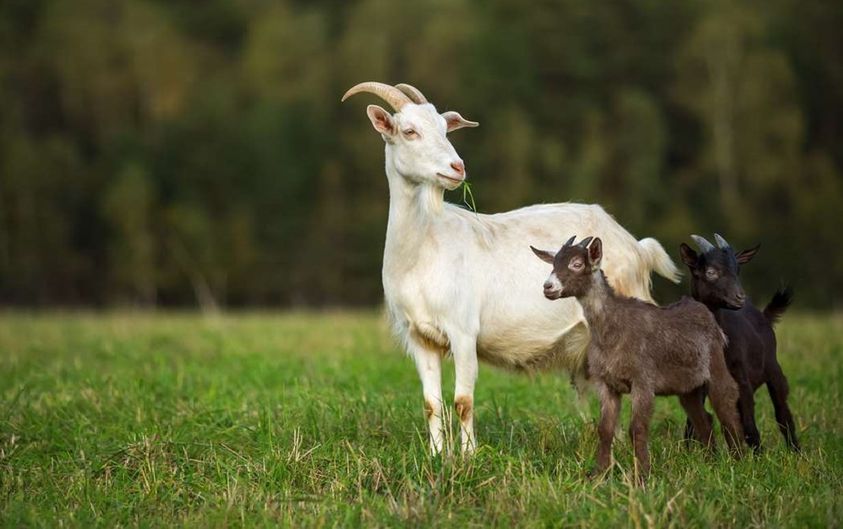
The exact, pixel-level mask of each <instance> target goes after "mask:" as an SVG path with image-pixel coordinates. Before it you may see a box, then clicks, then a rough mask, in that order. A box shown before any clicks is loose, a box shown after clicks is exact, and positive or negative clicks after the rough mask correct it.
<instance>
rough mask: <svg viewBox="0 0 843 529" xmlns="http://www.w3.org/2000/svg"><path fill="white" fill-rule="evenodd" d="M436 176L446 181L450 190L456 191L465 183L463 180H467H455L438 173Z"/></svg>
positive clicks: (459, 178)
mask: <svg viewBox="0 0 843 529" xmlns="http://www.w3.org/2000/svg"><path fill="white" fill-rule="evenodd" d="M436 176H438V177H439V178H443V179H445V180H446V186H447V187H448V188H449V189H456V188H457V187H459V185H460V184H462V183H463V180H465V178H461V177H458V178H454V177H453V176H448V175H444V174H442V173H436Z"/></svg>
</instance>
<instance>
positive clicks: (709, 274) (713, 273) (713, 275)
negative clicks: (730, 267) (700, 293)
mask: <svg viewBox="0 0 843 529" xmlns="http://www.w3.org/2000/svg"><path fill="white" fill-rule="evenodd" d="M717 275H718V274H717V270H715V269H714V268H709V269H708V270H706V271H705V277H706V279H708V280H709V281H714V280H715V279H717Z"/></svg>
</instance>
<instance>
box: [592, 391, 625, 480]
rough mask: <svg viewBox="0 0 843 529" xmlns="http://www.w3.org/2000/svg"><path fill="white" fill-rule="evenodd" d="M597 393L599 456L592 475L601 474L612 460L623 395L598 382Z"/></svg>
mask: <svg viewBox="0 0 843 529" xmlns="http://www.w3.org/2000/svg"><path fill="white" fill-rule="evenodd" d="M596 386H597V394H598V395H599V396H600V423H599V424H598V426H597V436H598V437H599V442H598V445H597V458H596V462H595V466H594V469H593V470H592V471H591V476H592V477H594V476H599V475H600V474H602V473H603V472H605V471H606V469H608V468H609V465H610V464H611V462H612V441H613V440H614V438H615V429H616V428H617V426H618V415H619V414H620V410H621V396H620V395H619V394H618V393H616V392H615V391H612V390H611V389H609V387H608V386H606V384H604V383H602V382H598V383H597V384H596Z"/></svg>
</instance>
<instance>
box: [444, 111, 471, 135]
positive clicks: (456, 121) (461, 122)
mask: <svg viewBox="0 0 843 529" xmlns="http://www.w3.org/2000/svg"><path fill="white" fill-rule="evenodd" d="M442 117H443V118H445V123H446V124H447V125H448V132H451V131H452V130H457V129H461V128H463V127H479V126H480V123H477V122H476V121H469V120H467V119H465V118H464V117H462V116H460V113H459V112H454V111H453V110H449V111H448V112H443V113H442Z"/></svg>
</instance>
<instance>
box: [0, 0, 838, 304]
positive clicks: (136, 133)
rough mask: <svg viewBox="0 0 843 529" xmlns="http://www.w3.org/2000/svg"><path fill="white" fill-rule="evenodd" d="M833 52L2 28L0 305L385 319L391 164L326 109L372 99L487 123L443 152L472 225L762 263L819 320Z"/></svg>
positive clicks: (833, 144) (115, 6)
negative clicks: (273, 308) (609, 229)
mask: <svg viewBox="0 0 843 529" xmlns="http://www.w3.org/2000/svg"><path fill="white" fill-rule="evenodd" d="M842 26H843V6H841V4H839V3H835V2H831V1H827V0H811V1H809V2H808V3H804V2H796V1H795V0H774V1H773V2H771V3H766V4H758V3H756V2H728V1H725V0H724V1H714V2H703V3H700V2H695V1H692V0H681V1H676V2H658V1H655V0H625V1H623V2H619V3H611V4H606V3H600V2H597V3H594V2H592V3H588V2H585V3H584V2H577V1H572V0H556V1H546V2H539V3H536V4H535V5H531V7H530V8H529V9H525V7H524V4H523V3H521V2H515V1H512V0H495V1H492V2H479V1H476V0H458V1H448V2H445V1H438V0H431V1H429V2H413V3H404V2H388V1H385V0H361V1H358V2H340V1H337V0H322V1H317V2H300V1H299V2H296V1H289V0H287V1H275V2H256V1H245V2H234V1H232V0H213V1H210V2H202V3H198V4H197V3H195V2H187V1H185V0H175V1H168V2H163V1H160V0H79V1H76V2H62V1H59V0H8V1H5V2H3V3H2V4H0V302H2V303H5V304H23V305H45V304H62V305H77V304H82V305H106V304H115V303H117V304H123V303H129V304H138V305H144V306H149V305H155V304H161V305H193V304H200V305H202V306H204V307H207V308H211V309H213V308H215V307H217V306H220V305H224V306H243V305H282V306H289V305H303V304H304V305H331V304H370V303H377V302H378V301H379V300H380V296H381V287H380V274H379V269H380V258H381V251H382V245H383V236H384V224H385V221H386V208H387V200H388V197H387V190H386V182H385V177H384V175H383V171H382V166H383V152H382V148H381V143H380V140H379V138H378V137H377V135H376V134H374V133H373V132H372V131H371V129H370V127H369V124H368V121H367V120H366V119H365V117H364V116H363V101H362V100H361V101H354V100H353V101H352V102H350V103H346V104H345V105H341V104H340V102H339V97H340V95H341V94H342V93H343V92H344V91H345V90H346V89H347V88H348V87H350V86H352V85H353V84H355V83H357V82H360V81H364V80H381V81H386V82H391V83H397V82H401V81H404V82H410V83H412V84H415V85H417V86H418V87H420V88H421V89H422V90H423V91H424V92H425V93H426V94H427V95H428V97H429V98H430V99H431V100H432V101H434V102H435V103H436V104H437V106H438V107H439V108H440V109H441V110H446V109H456V110H459V111H460V112H462V113H463V115H465V116H467V117H469V118H471V119H476V120H478V121H480V122H481V124H482V127H481V128H480V129H477V130H471V131H465V132H460V133H458V134H455V136H454V141H455V142H456V144H457V148H458V150H459V152H460V153H461V155H462V156H463V157H464V158H465V160H466V162H467V166H468V170H469V175H470V178H471V180H472V182H473V183H474V187H473V191H474V193H475V195H476V198H477V204H478V206H479V208H480V210H481V211H499V210H503V209H508V208H514V207H518V206H522V205H526V204H529V203H533V202H551V201H553V202H555V201H564V200H577V201H589V202H598V203H601V204H603V205H604V206H605V207H606V208H607V209H608V210H610V212H611V213H612V214H614V215H615V216H616V217H617V218H618V220H619V221H620V222H621V223H622V224H624V225H625V226H627V227H628V228H629V229H630V230H632V231H633V232H634V233H635V234H636V235H638V236H645V235H651V236H656V237H659V238H660V239H661V240H662V241H663V242H664V243H665V245H666V246H667V247H668V249H669V250H671V251H672V249H673V248H675V247H676V245H677V244H678V243H679V242H680V241H682V240H687V236H688V235H689V233H691V232H697V233H703V234H709V233H711V232H713V231H718V232H721V233H723V234H724V235H726V236H727V238H729V239H731V240H733V241H734V242H735V244H739V245H750V244H754V243H755V242H761V243H762V244H763V246H764V250H763V253H762V257H763V258H762V259H760V260H759V261H758V263H755V264H754V265H753V269H752V273H751V274H748V278H747V282H748V283H749V288H750V291H759V292H763V293H766V292H768V291H769V290H771V289H772V288H773V286H775V285H777V284H778V282H779V281H781V280H787V281H789V282H791V283H794V284H795V286H796V288H797V289H798V290H797V291H798V292H799V298H800V300H801V301H802V302H803V303H805V304H810V305H812V306H818V307H827V306H831V305H834V304H836V303H840V301H841V299H843V298H842V297H841V294H840V293H841V292H843V245H840V244H839V242H840V241H841V237H840V235H839V233H838V229H839V228H838V227H839V225H840V211H841V210H843V180H841V178H843V177H842V176H841V175H843V142H840V138H841V135H843V129H841V127H843V63H841V62H840V60H839V57H840V56H841V54H843V43H841V41H840V38H839V28H840V27H842ZM451 199H452V200H453V201H455V202H460V201H461V195H460V196H457V195H454V196H452V197H451ZM672 253H675V252H672Z"/></svg>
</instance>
